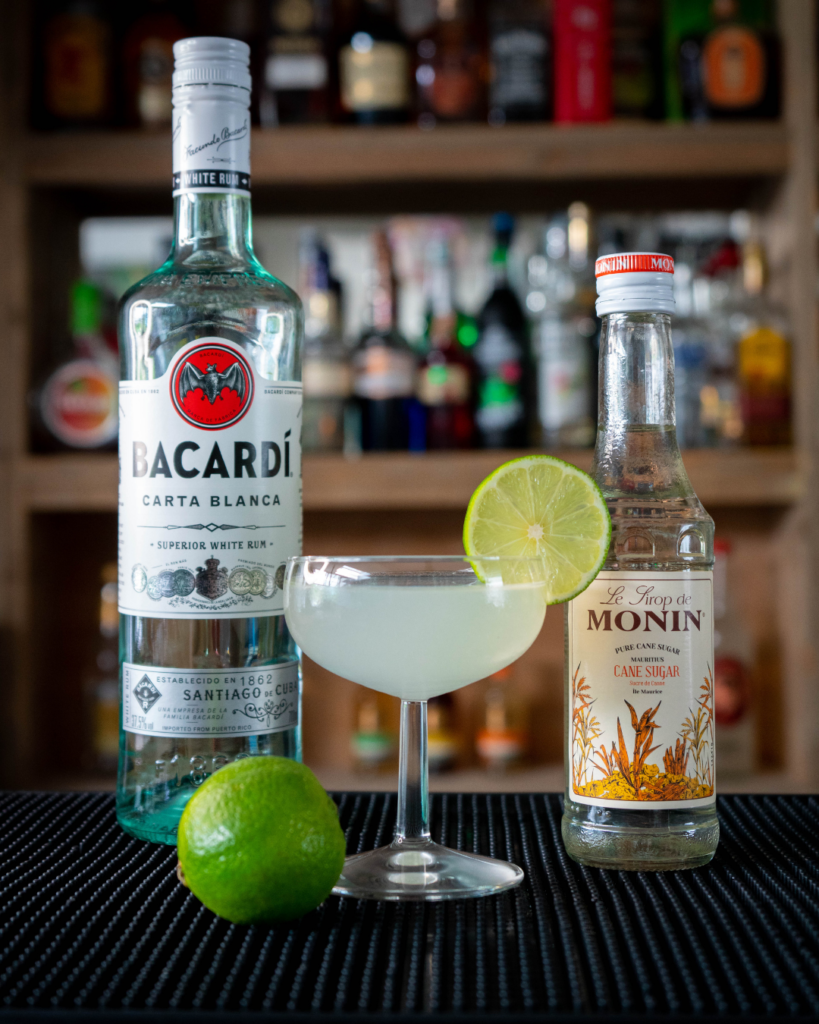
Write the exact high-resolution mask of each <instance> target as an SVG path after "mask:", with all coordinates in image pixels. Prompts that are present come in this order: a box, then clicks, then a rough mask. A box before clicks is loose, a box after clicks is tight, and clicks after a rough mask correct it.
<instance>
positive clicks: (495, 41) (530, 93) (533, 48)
mask: <svg viewBox="0 0 819 1024" xmlns="http://www.w3.org/2000/svg"><path fill="white" fill-rule="evenodd" d="M550 36H551V33H550V26H549V25H548V24H547V10H546V3H545V0H493V2H492V3H491V4H490V7H489V122H490V124H506V123H507V122H508V121H546V120H548V119H549V118H550V117H551V115H552V98H553V97H552V54H551V37H550Z"/></svg>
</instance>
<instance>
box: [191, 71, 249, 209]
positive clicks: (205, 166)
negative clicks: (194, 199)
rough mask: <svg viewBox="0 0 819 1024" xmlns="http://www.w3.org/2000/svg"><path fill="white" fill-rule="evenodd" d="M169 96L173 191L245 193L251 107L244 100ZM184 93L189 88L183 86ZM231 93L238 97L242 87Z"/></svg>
mask: <svg viewBox="0 0 819 1024" xmlns="http://www.w3.org/2000/svg"><path fill="white" fill-rule="evenodd" d="M180 91H182V90H179V91H177V94H176V95H175V96H174V113H173V194H174V196H179V195H182V194H183V193H186V192H200V193H227V194H234V195H249V194H250V111H249V110H248V109H247V106H246V104H245V103H244V102H242V101H241V100H240V101H237V100H230V99H225V98H220V97H218V96H217V97H216V98H213V99H201V98H188V97H182V98H180V96H179V92H180ZM185 91H187V92H189V91H190V90H189V89H188V90H185ZM235 92H237V93H241V94H242V95H243V96H246V95H247V94H246V93H245V92H244V90H239V89H236V90H235Z"/></svg>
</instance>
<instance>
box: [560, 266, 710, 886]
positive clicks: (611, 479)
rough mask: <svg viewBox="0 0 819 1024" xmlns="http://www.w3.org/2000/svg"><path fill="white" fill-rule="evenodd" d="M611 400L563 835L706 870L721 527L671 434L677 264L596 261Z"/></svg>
mask: <svg viewBox="0 0 819 1024" xmlns="http://www.w3.org/2000/svg"><path fill="white" fill-rule="evenodd" d="M595 271H596V276H597V291H598V295H599V298H598V300H597V312H598V315H599V316H601V317H602V320H603V325H602V335H601V340H600V403H599V421H598V429H597V446H596V450H595V456H594V464H593V467H592V474H593V476H594V477H595V479H596V480H597V482H598V484H599V485H600V487H601V489H602V491H603V495H604V496H605V499H606V502H607V504H608V507H609V511H610V513H611V518H612V536H611V547H610V550H609V556H608V559H607V561H606V563H605V566H604V568H603V570H602V571H601V572H600V574H599V575H598V576H597V578H596V579H595V580H594V582H593V583H592V584H591V585H590V586H589V587H588V588H587V589H586V590H585V591H584V592H583V593H582V594H580V595H579V596H578V597H576V598H575V599H574V600H573V601H571V602H569V604H568V605H567V606H566V623H565V625H566V708H567V716H566V717H567V726H566V731H567V744H566V750H567V757H566V801H565V805H564V814H563V839H564V842H565V844H566V849H567V851H568V852H569V854H570V856H572V857H573V858H574V859H575V860H578V861H580V862H581V863H583V864H588V865H592V866H595V867H604V868H617V869H625V870H630V869H631V870H670V869H678V868H687V867H697V866H698V865H701V864H706V863H707V862H708V861H709V860H710V859H711V858H712V857H713V855H714V851H715V850H716V847H717V842H718V839H719V825H718V823H717V815H716V803H715V801H716V790H715V779H714V635H713V630H714V626H713V623H714V616H713V598H712V568H713V564H714V524H713V522H712V520H711V518H710V517H709V516H708V514H707V512H706V511H705V509H704V508H703V507H702V505H701V504H700V501H699V499H698V498H697V496H696V494H694V491H693V489H692V487H691V484H690V483H689V480H688V476H687V475H686V472H685V467H684V466H683V463H682V458H681V456H680V451H679V448H678V446H677V438H676V432H675V426H674V360H673V350H672V346H671V318H670V314H671V312H672V311H673V308H674V298H673V287H672V284H673V275H674V261H673V260H672V259H671V258H670V257H669V256H663V255H658V254H656V253H622V254H620V255H616V256H605V257H602V258H600V259H598V260H597V264H596V268H595Z"/></svg>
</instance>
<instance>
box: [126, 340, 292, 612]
mask: <svg viewBox="0 0 819 1024" xmlns="http://www.w3.org/2000/svg"><path fill="white" fill-rule="evenodd" d="M301 403H302V385H301V382H299V381H270V380H267V379H265V378H264V377H261V376H260V375H258V374H257V372H256V370H255V367H254V366H253V363H252V361H251V359H249V358H248V354H247V353H246V352H245V351H244V349H242V348H241V347H240V346H239V345H235V344H233V343H232V342H229V341H225V340H224V339H223V338H199V339H198V340H196V341H192V342H190V343H189V344H187V345H185V346H184V347H183V348H182V349H180V351H179V352H178V353H177V355H176V356H175V357H174V359H173V360H172V362H171V364H170V367H169V368H168V371H167V372H166V373H165V374H164V375H163V376H162V377H160V378H157V379H155V380H128V381H121V382H120V405H119V408H120V427H119V438H120V440H119V445H120V449H119V450H120V466H121V473H120V488H119V565H120V582H119V610H120V612H121V613H123V614H125V615H141V616H147V617H149V618H162V619H245V618H251V617H257V616H268V615H281V614H283V611H284V605H283V595H282V588H283V586H284V564H285V562H286V560H287V559H288V558H289V557H290V556H291V555H297V554H299V553H300V552H301V536H302V533H301V440H300V438H301Z"/></svg>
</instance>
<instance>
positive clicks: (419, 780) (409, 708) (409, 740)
mask: <svg viewBox="0 0 819 1024" xmlns="http://www.w3.org/2000/svg"><path fill="white" fill-rule="evenodd" d="M398 757H399V765H398V820H397V821H396V823H395V837H394V842H396V843H428V842H429V841H430V835H429V766H428V763H427V702H426V701H425V700H402V701H401V745H400V751H399V755H398Z"/></svg>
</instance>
